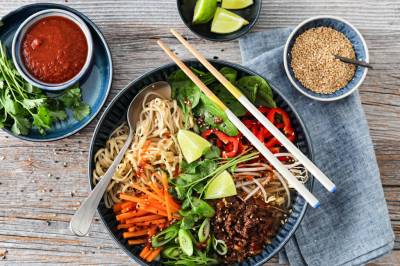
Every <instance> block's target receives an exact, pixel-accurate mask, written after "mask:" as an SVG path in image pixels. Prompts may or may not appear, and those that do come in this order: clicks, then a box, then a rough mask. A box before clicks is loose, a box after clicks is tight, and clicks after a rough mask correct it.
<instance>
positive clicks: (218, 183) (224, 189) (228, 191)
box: [204, 170, 237, 199]
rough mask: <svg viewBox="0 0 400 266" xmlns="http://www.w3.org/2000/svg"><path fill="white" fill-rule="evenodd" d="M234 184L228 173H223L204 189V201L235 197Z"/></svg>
mask: <svg viewBox="0 0 400 266" xmlns="http://www.w3.org/2000/svg"><path fill="white" fill-rule="evenodd" d="M236 194H237V192H236V187H235V182H233V178H232V176H231V174H230V173H229V172H228V171H226V170H225V171H223V172H222V173H221V174H219V175H218V176H217V177H215V178H214V180H213V181H211V183H210V184H209V185H208V187H207V188H206V192H205V193H204V198H205V199H219V198H224V197H229V196H234V195H236Z"/></svg>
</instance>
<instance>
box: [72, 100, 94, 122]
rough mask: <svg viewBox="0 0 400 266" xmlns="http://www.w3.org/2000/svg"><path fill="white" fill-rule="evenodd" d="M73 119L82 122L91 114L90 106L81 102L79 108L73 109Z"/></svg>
mask: <svg viewBox="0 0 400 266" xmlns="http://www.w3.org/2000/svg"><path fill="white" fill-rule="evenodd" d="M72 111H73V117H74V118H75V119H76V120H78V121H81V120H83V119H84V118H85V117H86V116H87V115H89V114H90V106H89V105H88V104H86V103H83V102H80V103H79V105H78V106H75V107H73V108H72Z"/></svg>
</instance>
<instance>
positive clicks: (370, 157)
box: [240, 28, 394, 266]
mask: <svg viewBox="0 0 400 266" xmlns="http://www.w3.org/2000/svg"><path fill="white" fill-rule="evenodd" d="M290 31H291V29H288V28H283V29H277V30H272V31H266V32H258V33H252V34H248V35H247V36H245V37H244V38H242V39H241V40H240V50H241V53H242V60H243V63H244V65H245V66H247V67H249V68H250V69H253V70H254V71H256V72H257V73H259V74H261V75H262V76H264V77H265V78H267V79H268V80H269V81H270V83H271V85H273V86H274V87H275V88H277V89H278V90H279V91H280V92H282V93H283V94H284V95H285V96H286V98H287V99H288V100H289V101H290V102H291V103H292V104H293V105H294V108H295V109H296V111H297V112H298V113H299V114H300V117H301V118H302V120H303V122H304V124H305V126H306V128H307V130H308V132H309V134H310V137H311V141H312V146H313V150H314V162H315V163H316V165H317V166H318V167H319V168H320V169H321V170H322V171H323V172H324V173H325V174H326V175H327V176H328V177H329V178H331V179H332V181H333V182H334V183H335V184H336V186H337V192H336V193H334V194H333V193H330V192H328V191H326V190H325V189H324V188H323V187H322V185H320V183H319V182H318V181H317V180H316V181H315V186H314V191H313V194H314V195H315V196H316V197H317V198H318V199H319V200H320V202H321V208H320V209H312V208H311V207H310V208H309V209H308V211H307V212H306V215H305V217H304V219H303V221H302V222H301V224H300V226H299V228H298V229H297V231H296V233H295V235H294V237H292V239H291V240H290V241H289V242H288V243H287V245H286V246H285V250H284V251H283V252H282V253H281V254H280V261H281V262H286V263H287V262H289V263H290V264H291V265H294V266H296V265H316V266H319V265H327V266H329V265H360V264H363V263H366V262H368V261H370V260H372V259H375V258H377V257H379V256H381V255H383V254H385V253H388V252H389V251H391V250H392V248H393V244H394V234H393V231H392V227H391V224H390V219H389V215H388V210H387V206H386V201H385V197H384V194H383V189H382V184H381V179H380V175H379V169H378V165H377V162H376V158H375V153H374V149H373V145H372V141H371V138H370V135H369V130H368V125H367V121H366V118H365V115H364V111H363V108H362V106H361V102H360V98H359V95H358V92H355V93H353V94H352V95H351V96H349V97H347V98H345V99H342V100H339V101H335V102H331V103H324V102H318V101H315V100H312V99H309V98H307V97H305V96H303V95H302V94H300V93H299V92H297V91H296V90H295V89H294V88H293V87H292V86H291V84H290V82H289V80H288V79H287V76H286V74H285V70H284V67H283V47H284V44H285V42H286V39H287V37H288V36H289V33H290Z"/></svg>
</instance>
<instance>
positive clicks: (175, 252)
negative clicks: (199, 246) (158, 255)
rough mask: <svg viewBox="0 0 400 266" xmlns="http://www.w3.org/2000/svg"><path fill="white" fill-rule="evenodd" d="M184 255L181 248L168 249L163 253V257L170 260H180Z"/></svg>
mask: <svg viewBox="0 0 400 266" xmlns="http://www.w3.org/2000/svg"><path fill="white" fill-rule="evenodd" d="M181 254H182V251H181V248H180V247H179V246H172V247H167V248H166V249H164V250H163V251H162V255H163V257H165V258H168V259H178V258H179V256H180V255H181Z"/></svg>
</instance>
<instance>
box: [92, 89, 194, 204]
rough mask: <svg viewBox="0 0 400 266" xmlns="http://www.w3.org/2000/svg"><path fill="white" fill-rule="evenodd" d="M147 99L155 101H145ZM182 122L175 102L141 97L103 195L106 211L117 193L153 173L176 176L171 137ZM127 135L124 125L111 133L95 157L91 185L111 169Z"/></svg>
mask: <svg viewBox="0 0 400 266" xmlns="http://www.w3.org/2000/svg"><path fill="white" fill-rule="evenodd" d="M150 96H152V97H154V96H156V98H154V99H152V100H150V101H149V97H150ZM183 119H184V118H183V113H182V111H181V109H180V108H179V107H178V105H177V103H176V101H175V100H168V99H164V98H163V97H162V96H160V95H158V94H155V93H149V94H147V95H146V96H145V99H144V100H143V109H142V112H141V114H140V119H139V121H138V122H137V124H136V130H135V133H134V137H133V141H132V144H131V145H130V147H129V148H128V150H127V151H126V153H125V156H124V158H123V159H122V161H121V163H120V164H119V165H118V167H117V170H116V171H115V173H114V175H113V177H112V181H111V182H110V184H109V185H108V187H107V193H105V195H104V197H105V198H104V200H105V204H106V206H107V207H108V208H110V207H112V205H113V204H114V203H116V202H119V201H120V200H119V198H118V194H119V193H121V192H134V189H133V188H132V186H131V185H132V184H133V183H137V182H147V181H149V180H150V179H152V180H153V179H154V174H155V173H157V172H158V171H159V170H163V171H166V172H167V173H168V175H169V176H175V175H176V174H177V172H178V170H179V164H180V162H181V161H182V160H183V158H182V153H181V150H180V147H179V145H178V141H177V139H176V137H175V135H176V133H177V132H178V130H179V129H181V128H184V121H183ZM190 123H193V121H190ZM128 134H129V128H128V126H127V125H126V123H124V124H122V125H121V126H119V127H118V128H116V129H115V130H114V132H113V133H112V134H111V136H110V138H109V139H108V140H107V142H106V145H105V147H104V148H101V149H100V150H98V151H97V153H96V154H95V157H94V161H95V164H96V167H95V169H94V170H93V182H94V183H95V184H96V183H97V182H98V181H99V180H100V179H101V177H102V176H103V175H104V174H105V172H106V171H107V169H108V168H109V167H110V166H111V164H112V162H113V160H114V158H115V157H116V156H117V154H118V152H119V151H120V149H121V148H122V146H123V145H124V143H125V141H126V139H127V138H128Z"/></svg>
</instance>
